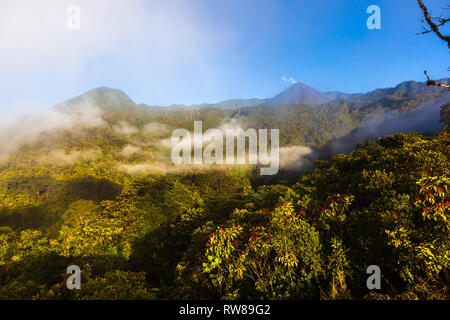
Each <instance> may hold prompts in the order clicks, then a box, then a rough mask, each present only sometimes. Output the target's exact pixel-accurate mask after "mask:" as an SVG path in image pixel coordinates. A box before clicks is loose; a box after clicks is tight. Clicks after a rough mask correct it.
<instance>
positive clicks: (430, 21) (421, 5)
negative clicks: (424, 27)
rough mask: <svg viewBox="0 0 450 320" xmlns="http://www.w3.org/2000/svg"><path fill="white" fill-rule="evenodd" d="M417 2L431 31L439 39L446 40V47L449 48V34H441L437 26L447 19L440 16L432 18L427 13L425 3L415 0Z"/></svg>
mask: <svg viewBox="0 0 450 320" xmlns="http://www.w3.org/2000/svg"><path fill="white" fill-rule="evenodd" d="M417 2H418V3H419V6H420V9H422V12H423V16H424V18H425V20H426V22H427V23H428V25H429V26H430V28H431V30H432V31H433V32H434V33H435V34H436V35H437V36H438V37H439V38H440V39H442V40H444V41H445V42H447V45H448V48H449V49H450V36H448V35H443V34H442V33H441V31H440V30H439V27H440V26H442V25H444V24H445V23H446V22H448V21H449V19H443V18H441V17H439V18H437V19H436V18H432V17H431V16H430V14H429V13H428V9H427V7H425V5H424V4H423V1H422V0H417ZM433 19H434V20H437V21H438V22H439V24H436V23H434V22H433ZM431 30H429V31H428V32H431ZM428 32H425V33H428Z"/></svg>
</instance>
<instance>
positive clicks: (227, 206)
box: [0, 130, 450, 299]
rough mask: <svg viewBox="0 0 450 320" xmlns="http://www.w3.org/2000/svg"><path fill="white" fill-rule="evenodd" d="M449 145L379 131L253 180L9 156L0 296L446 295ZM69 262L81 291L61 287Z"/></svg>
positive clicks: (2, 205)
mask: <svg viewBox="0 0 450 320" xmlns="http://www.w3.org/2000/svg"><path fill="white" fill-rule="evenodd" d="M449 142H450V141H449V133H448V132H447V131H445V130H444V131H442V132H441V133H440V134H438V135H437V136H435V137H424V136H421V135H419V134H414V133H410V134H396V135H391V136H386V137H384V138H380V139H378V141H373V142H364V143H361V144H360V145H359V146H358V147H357V149H356V150H354V151H353V152H352V153H350V154H348V155H343V154H338V155H336V156H335V157H333V158H332V159H331V160H330V161H320V162H319V164H318V167H317V168H316V169H315V170H313V171H310V172H307V173H305V174H303V175H298V177H297V179H296V182H295V183H293V184H286V183H283V182H279V183H277V184H273V185H261V186H252V185H251V183H250V178H251V175H252V171H251V170H248V169H245V168H243V169H232V170H220V171H216V172H211V171H205V172H191V173H185V174H164V175H157V174H153V175H130V174H126V173H124V172H121V171H119V170H117V169H115V167H114V166H112V165H111V163H109V162H110V161H112V160H111V159H109V158H108V157H103V158H102V159H101V160H95V161H91V160H79V161H78V162H76V163H72V164H68V165H58V166H56V165H54V166H52V165H48V164H46V165H40V164H34V165H32V166H30V165H27V164H26V163H23V162H20V161H18V160H17V159H14V158H12V159H11V160H9V161H8V162H6V164H4V165H3V167H2V170H1V173H0V179H1V193H0V194H1V198H0V201H1V202H0V225H1V227H0V298H2V299H23V298H24V299H192V298H195V299H212V298H215V299H216V298H227V299H234V298H241V299H261V298H262V299H303V298H313V299H319V298H321V299H349V298H369V299H417V298H419V299H448V298H449V287H450V286H449V285H450V274H449V263H450V241H449V240H450V238H449V236H450V210H449V208H450V203H449V200H450V199H449V192H448V188H449V184H450V178H449V176H450V172H449V156H450V154H449V153H450V149H449ZM24 152H25V151H24ZM28 152H32V150H28ZM25 162H26V161H25ZM71 264H75V265H78V266H79V267H80V268H81V270H82V289H81V290H68V289H67V287H66V279H67V277H68V275H67V274H66V273H65V272H66V268H67V266H69V265H71ZM372 264H376V265H379V266H380V268H381V271H382V289H381V290H379V291H376V292H370V291H369V290H368V289H367V288H366V279H367V277H368V275H367V274H366V268H367V267H368V266H369V265H372Z"/></svg>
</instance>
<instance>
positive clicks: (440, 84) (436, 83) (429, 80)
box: [424, 70, 450, 90]
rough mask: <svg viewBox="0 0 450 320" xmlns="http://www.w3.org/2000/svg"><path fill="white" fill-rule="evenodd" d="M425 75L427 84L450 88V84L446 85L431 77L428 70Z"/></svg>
mask: <svg viewBox="0 0 450 320" xmlns="http://www.w3.org/2000/svg"><path fill="white" fill-rule="evenodd" d="M424 73H425V75H426V76H427V79H428V80H427V86H437V87H441V88H447V89H448V90H450V85H446V84H442V83H439V82H437V81H435V80H432V79H430V77H429V76H428V73H427V70H425V71H424Z"/></svg>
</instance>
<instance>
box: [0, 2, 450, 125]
mask: <svg viewBox="0 0 450 320" xmlns="http://www.w3.org/2000/svg"><path fill="white" fill-rule="evenodd" d="M425 2H426V3H428V4H429V6H430V8H431V10H432V13H434V14H441V13H442V10H441V9H440V7H444V6H445V5H446V4H447V3H448V1H446V0H433V1H430V0H428V1H425ZM70 5H77V6H78V7H79V8H80V29H77V30H69V29H68V28H67V27H66V25H67V19H68V18H69V16H70V14H68V13H67V12H66V10H67V7H69V6H70ZM369 5H378V6H379V7H380V8H381V30H369V29H368V28H367V27H366V20H367V18H368V17H369V14H367V13H366V10H367V7H368V6H369ZM420 18H421V12H420V10H419V8H418V5H417V2H416V1H415V0H395V1H392V0H384V1H383V0H369V1H366V0H358V1H354V0H332V1H330V0H314V1H312V0H311V1H310V0H308V1H307V0H289V1H287V0H286V1H284V0H283V1H281V0H237V1H236V0H228V1H218V0H190V1H181V0H180V1H178V0H172V1H162V0H161V1H138V0H123V1H106V0H90V1H88V0H80V1H78V0H71V1H66V0H42V1H32V0H29V1H26V0H17V1H2V3H1V4H0V21H1V22H0V43H1V50H0V70H3V71H2V72H0V112H1V114H2V115H4V116H6V117H7V116H11V115H15V114H20V113H24V112H25V113H26V112H30V111H35V110H39V108H43V107H44V106H51V105H53V104H55V103H58V102H62V101H64V100H66V99H68V98H70V97H73V96H76V95H78V94H81V93H83V92H85V91H87V90H90V89H92V88H95V87H99V86H108V87H113V88H118V89H122V90H123V91H125V92H126V93H127V94H128V95H129V96H130V97H131V98H132V99H134V100H135V101H136V102H137V103H147V104H150V105H171V104H176V103H179V104H181V103H184V104H193V103H203V102H218V101H221V100H225V99H229V98H253V97H259V98H266V97H271V96H274V95H276V94H278V93H279V92H281V91H282V90H284V89H286V88H287V87H288V86H289V85H291V82H290V81H283V77H286V79H289V78H292V79H295V80H296V81H302V82H305V83H307V84H309V85H311V86H313V87H314V88H316V89H318V90H321V91H329V90H337V91H344V92H349V93H353V92H366V91H370V90H373V89H375V88H380V87H389V86H394V85H396V84H398V83H400V82H402V81H405V80H417V81H424V75H423V71H424V69H427V70H428V72H429V74H430V75H432V76H433V77H434V78H443V77H448V76H449V72H448V71H447V67H448V66H449V63H448V62H449V59H448V58H449V51H448V49H447V47H446V45H445V44H444V43H443V42H442V41H440V40H439V39H437V37H435V36H433V35H426V36H417V35H416V33H417V32H420V31H421V24H420Z"/></svg>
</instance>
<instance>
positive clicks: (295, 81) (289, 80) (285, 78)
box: [281, 76, 297, 84]
mask: <svg viewBox="0 0 450 320" xmlns="http://www.w3.org/2000/svg"><path fill="white" fill-rule="evenodd" d="M281 80H283V81H284V82H290V83H292V84H296V83H297V80H295V79H294V78H293V77H289V78H287V77H285V76H282V77H281Z"/></svg>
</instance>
